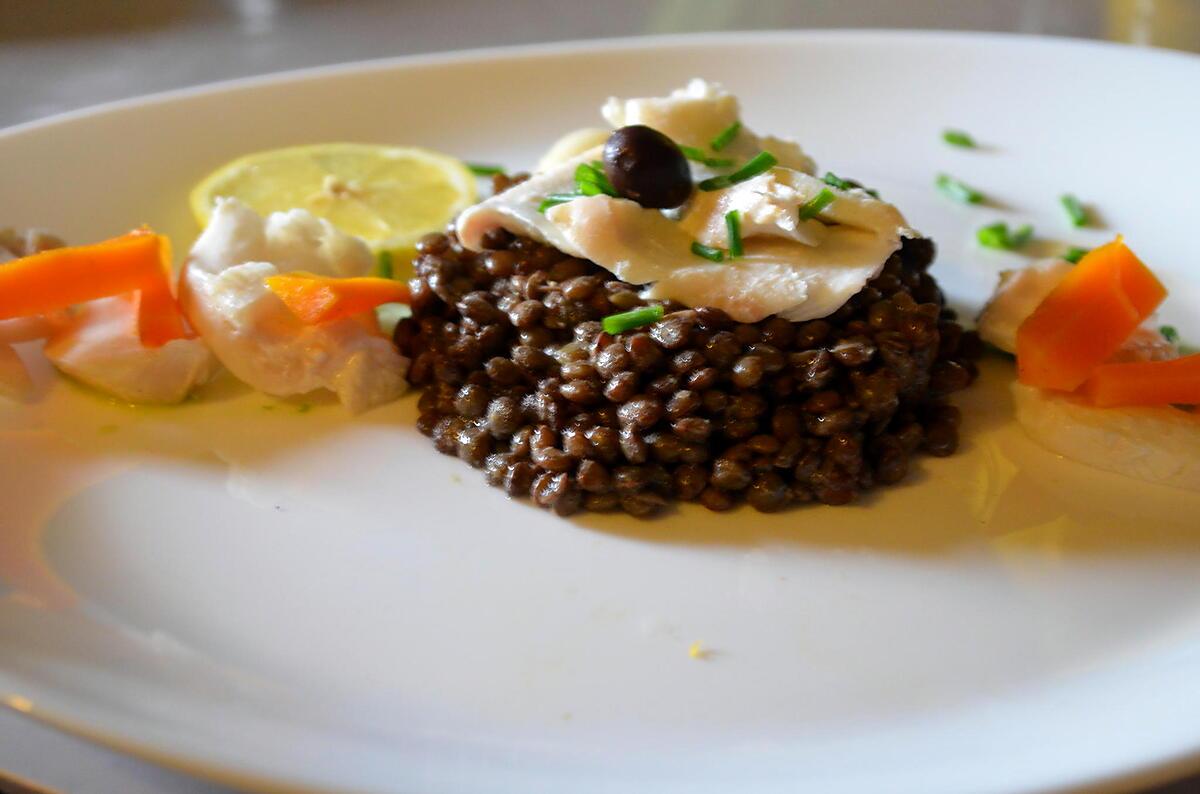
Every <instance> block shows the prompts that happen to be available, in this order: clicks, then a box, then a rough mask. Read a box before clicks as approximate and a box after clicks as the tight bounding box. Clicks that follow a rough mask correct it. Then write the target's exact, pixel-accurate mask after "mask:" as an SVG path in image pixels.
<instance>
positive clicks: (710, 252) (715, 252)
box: [692, 242, 725, 262]
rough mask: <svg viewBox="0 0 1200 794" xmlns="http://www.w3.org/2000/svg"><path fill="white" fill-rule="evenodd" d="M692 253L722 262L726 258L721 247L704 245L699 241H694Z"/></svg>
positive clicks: (711, 260)
mask: <svg viewBox="0 0 1200 794" xmlns="http://www.w3.org/2000/svg"><path fill="white" fill-rule="evenodd" d="M692 253H693V254H695V255H696V256H698V257H702V258H704V259H707V260H708V261H710V262H722V261H724V260H725V252H724V251H722V250H721V249H720V248H713V247H712V246H709V245H702V244H700V243H698V242H693V243H692Z"/></svg>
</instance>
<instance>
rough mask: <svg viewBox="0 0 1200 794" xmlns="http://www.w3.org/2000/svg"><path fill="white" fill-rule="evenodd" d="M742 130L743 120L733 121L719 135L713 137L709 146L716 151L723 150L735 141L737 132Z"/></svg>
mask: <svg viewBox="0 0 1200 794" xmlns="http://www.w3.org/2000/svg"><path fill="white" fill-rule="evenodd" d="M741 131H742V122H740V121H735V122H733V123H732V124H730V125H729V126H728V127H726V128H725V129H723V130H721V131H720V132H719V133H717V137H715V138H713V139H712V141H711V142H710V143H709V144H708V148H710V149H712V150H713V151H714V152H719V151H721V150H722V149H724V148H725V147H726V146H728V145H729V144H731V143H733V139H734V138H736V137H737V134H738V133H739V132H741Z"/></svg>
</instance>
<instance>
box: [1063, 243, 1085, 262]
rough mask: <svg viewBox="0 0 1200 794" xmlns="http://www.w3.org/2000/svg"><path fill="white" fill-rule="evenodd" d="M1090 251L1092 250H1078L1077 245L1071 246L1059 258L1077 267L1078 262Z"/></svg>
mask: <svg viewBox="0 0 1200 794" xmlns="http://www.w3.org/2000/svg"><path fill="white" fill-rule="evenodd" d="M1090 250H1092V249H1090V248H1080V247H1079V246H1077V245H1073V246H1071V247H1070V248H1068V249H1067V252H1066V253H1065V254H1063V255H1062V256H1061V257H1060V258H1061V259H1065V260H1067V261H1068V262H1070V263H1071V264H1073V265H1077V264H1079V260H1080V259H1083V258H1084V257H1085V256H1087V253H1088V251H1090Z"/></svg>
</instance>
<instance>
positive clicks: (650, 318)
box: [600, 303, 663, 334]
mask: <svg viewBox="0 0 1200 794" xmlns="http://www.w3.org/2000/svg"><path fill="white" fill-rule="evenodd" d="M662 318H663V307H662V305H661V304H657V303H656V304H654V305H653V306H642V307H640V308H637V309H632V310H630V311H627V312H621V313H620V314H610V315H608V316H607V317H605V318H604V319H603V320H601V321H600V326H601V327H602V328H603V329H604V331H605V333H609V334H621V333H624V332H626V331H631V330H633V329H634V328H641V327H642V326H643V325H651V324H653V323H656V322H658V321H659V320H661V319H662Z"/></svg>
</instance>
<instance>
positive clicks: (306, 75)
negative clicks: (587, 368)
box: [0, 28, 1200, 140]
mask: <svg viewBox="0 0 1200 794" xmlns="http://www.w3.org/2000/svg"><path fill="white" fill-rule="evenodd" d="M812 38H822V39H824V38H843V39H855V38H859V39H864V40H865V39H872V38H875V39H885V40H901V39H913V40H922V41H926V42H937V41H938V40H943V41H968V42H977V43H987V42H991V43H1008V44H1021V45H1025V46H1032V47H1052V48H1056V49H1057V48H1063V47H1066V48H1079V49H1094V50H1097V51H1101V52H1107V53H1122V55H1121V56H1120V57H1137V58H1161V59H1169V60H1178V61H1180V62H1181V63H1189V64H1192V65H1193V66H1200V53H1190V52H1184V51H1181V50H1172V49H1167V48H1165V47H1155V46H1150V45H1135V44H1128V43H1125V42H1115V41H1104V40H1099V39H1086V38H1077V37H1072V36H1052V35H1045V34H1040V33H1011V32H1002V31H976V30H962V31H959V30H933V29H927V28H921V29H918V28H914V29H911V30H909V29H904V28H809V29H796V30H737V31H727V32H724V31H722V32H701V33H663V34H646V35H639V36H609V37H602V38H595V39H586V38H585V39H568V40H565V41H553V42H538V43H532V44H509V45H502V46H497V47H472V48H468V49H460V50H447V51H443V52H430V53H414V54H409V55H389V56H384V57H381V58H364V59H362V60H355V61H343V62H340V63H331V64H323V65H320V66H306V67H300V68H297V69H283V70H278V71H270V72H262V73H259V74H254V75H248V76H245V77H233V78H229V79H226V80H216V81H211V82H205V83H200V84H198V85H192V86H185V87H183V88H170V89H166V90H164V91H153V92H150V93H148V94H138V95H137V96H132V97H125V98H123V99H114V100H111V101H107V102H99V103H95V104H91V105H85V106H84V107H80V108H74V109H72V110H64V111H61V112H58V113H53V114H51V115H49V116H43V117H41V118H36V119H30V120H27V121H22V122H18V123H16V124H12V125H9V126H7V127H0V140H3V139H7V138H10V137H17V136H20V135H25V134H28V133H33V132H38V131H40V130H42V129H43V128H46V127H52V126H58V125H60V124H67V123H70V122H73V121H78V120H80V119H84V118H91V117H95V116H104V115H108V114H110V113H118V112H122V111H126V110H131V109H135V108H139V107H146V106H153V105H159V104H164V103H167V102H174V101H178V100H184V99H189V98H192V97H202V96H211V95H215V94H222V93H226V92H230V91H240V90H245V89H253V88H261V87H264V86H269V85H273V84H279V83H292V82H299V81H307V80H318V79H325V78H331V77H339V76H347V75H351V74H360V73H371V72H382V71H387V70H388V69H394V68H403V67H422V66H442V65H449V64H471V63H479V62H484V61H488V60H493V59H496V58H513V57H517V58H553V57H557V56H562V55H571V54H577V53H581V52H583V51H604V50H621V49H657V48H683V47H686V46H690V45H696V44H705V43H713V44H722V45H728V44H731V43H740V44H758V43H762V44H770V43H786V42H788V41H789V40H800V39H812ZM735 40H736V42H735Z"/></svg>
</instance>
